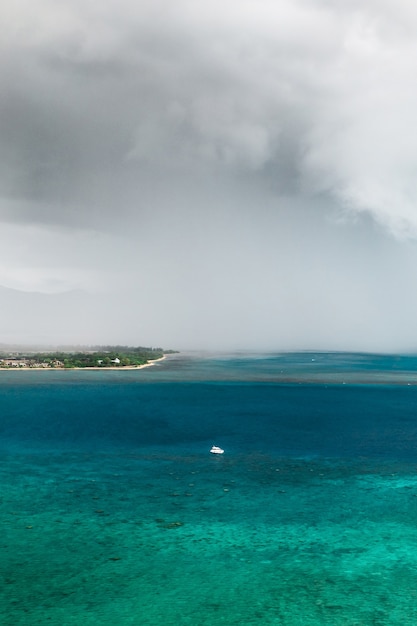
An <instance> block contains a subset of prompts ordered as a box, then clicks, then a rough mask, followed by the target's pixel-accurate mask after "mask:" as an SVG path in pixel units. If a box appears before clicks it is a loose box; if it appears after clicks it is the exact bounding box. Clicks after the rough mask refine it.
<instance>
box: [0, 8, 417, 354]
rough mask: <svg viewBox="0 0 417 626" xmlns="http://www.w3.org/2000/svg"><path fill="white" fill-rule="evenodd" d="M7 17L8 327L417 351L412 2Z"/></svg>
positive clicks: (22, 333) (7, 337)
mask: <svg viewBox="0 0 417 626" xmlns="http://www.w3.org/2000/svg"><path fill="white" fill-rule="evenodd" d="M0 19H1V21H2V24H3V29H2V38H1V42H0V47H1V54H0V72H1V84H2V98H1V99H0V343H1V342H6V343H7V342H19V341H21V342H23V343H26V344H28V343H39V342H45V343H54V342H55V343H60V344H65V343H71V344H73V343H80V344H92V343H104V344H109V343H122V344H129V345H154V346H155V345H157V346H162V347H164V348H174V349H199V348H204V349H210V348H212V349H215V350H217V349H227V350H229V349H271V350H288V349H323V350H327V349H330V350H363V351H367V350H372V351H382V352H383V351H416V350H417V323H416V320H417V289H416V269H417V241H416V239H417V176H416V173H417V133H416V130H415V127H416V121H415V118H416V113H415V112H416V110H417V83H416V81H415V63H416V62H415V59H416V58H417V40H416V38H415V33H416V31H417V5H415V3H413V2H411V0H396V1H395V2H394V0H367V1H366V2H363V1H359V0H345V1H344V2H343V3H340V2H332V1H330V0H228V2H226V3H225V2H219V0H210V1H208V0H200V1H198V0H197V1H195V0H194V1H193V2H191V0H140V2H137V1H133V0H117V2H116V0H108V1H107V2H105V3H103V2H98V1H97V0H82V1H81V0H59V1H57V0H13V2H12V1H11V0H5V2H2V3H1V5H0Z"/></svg>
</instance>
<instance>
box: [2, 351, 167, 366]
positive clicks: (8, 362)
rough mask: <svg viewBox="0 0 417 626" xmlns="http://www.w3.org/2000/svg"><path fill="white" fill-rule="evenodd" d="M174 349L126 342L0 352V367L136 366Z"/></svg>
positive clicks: (160, 356) (158, 357)
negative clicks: (135, 345)
mask: <svg viewBox="0 0 417 626" xmlns="http://www.w3.org/2000/svg"><path fill="white" fill-rule="evenodd" d="M174 352H175V351H174V350H166V351H164V350H163V349H162V348H144V347H129V346H93V347H90V348H88V349H80V350H79V351H78V350H77V351H74V352H67V351H63V350H62V351H61V350H59V351H56V352H36V353H30V352H25V353H23V352H13V354H10V353H9V354H6V353H4V354H3V355H0V368H16V367H18V368H31V367H32V368H34V367H43V368H46V369H47V368H61V369H62V368H64V369H71V368H74V367H82V368H85V367H103V368H105V367H129V366H130V367H137V366H140V365H146V364H147V363H149V362H150V361H155V360H156V359H160V358H162V357H163V356H164V354H172V353H174Z"/></svg>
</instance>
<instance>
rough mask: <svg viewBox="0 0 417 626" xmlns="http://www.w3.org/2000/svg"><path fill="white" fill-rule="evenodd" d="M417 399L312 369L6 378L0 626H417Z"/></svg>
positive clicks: (215, 363)
mask: <svg viewBox="0 0 417 626" xmlns="http://www.w3.org/2000/svg"><path fill="white" fill-rule="evenodd" d="M416 382H417V359H416V358H415V357H406V356H404V357H389V356H375V355H350V354H327V355H323V354H313V353H308V354H286V355H250V356H244V355H228V356H223V357H221V358H212V357H209V356H207V355H199V356H194V355H178V356H173V357H170V358H169V359H167V360H166V361H164V362H160V363H158V364H157V365H155V366H154V367H152V368H148V369H144V370H140V371H107V372H103V371H98V372H96V371H95V372H93V371H91V372H82V371H68V372H65V371H56V372H53V371H46V372H21V371H18V372H0V458H1V466H0V467H1V473H0V481H1V497H0V517H1V529H2V534H1V537H0V546H1V559H0V575H1V577H2V581H3V584H2V585H1V587H0V594H1V598H0V623H1V624H2V625H3V624H4V625H10V626H11V625H23V624H24V625H30V626H32V625H36V624H42V625H44V624H54V625H57V626H58V625H60V626H67V625H79V624H86V625H88V626H89V625H93V624H94V625H98V624H100V625H110V624H111V625H114V624H118V625H121V626H125V625H151V624H161V625H162V624H165V625H171V624H172V625H174V624H179V625H181V624H193V625H199V626H200V625H201V626H205V625H206V624H207V625H208V624H210V625H216V624H223V625H228V624H233V625H234V624H236V625H238V624H256V625H264V624H266V625H269V624H271V625H272V624H274V625H282V626H310V625H311V626H319V625H329V626H330V625H331V626H339V625H340V626H348V625H349V626H359V625H360V626H364V625H398V626H399V625H400V624H401V626H403V625H404V624H417V474H416V472H417V419H416V410H415V409H416V404H417V386H416ZM212 444H216V445H220V446H221V447H223V448H224V449H225V451H226V452H225V454H224V455H222V456H214V455H210V454H209V452H208V451H209V449H210V447H211V445H212Z"/></svg>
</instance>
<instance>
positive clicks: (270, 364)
mask: <svg viewBox="0 0 417 626" xmlns="http://www.w3.org/2000/svg"><path fill="white" fill-rule="evenodd" d="M301 356H302V357H304V358H306V359H308V360H307V361H306V363H308V365H309V366H310V368H311V357H310V355H308V356H306V355H301ZM316 358H320V357H316ZM352 358H353V357H352V356H349V357H347V358H346V360H345V362H343V359H342V357H341V355H334V361H335V368H334V370H333V371H332V375H333V376H334V375H335V373H336V374H337V375H338V376H339V379H338V380H337V379H336V381H335V380H333V381H332V383H331V384H328V383H327V382H326V378H325V377H326V372H327V370H328V369H329V363H326V364H325V368H323V369H322V371H321V375H322V376H323V379H322V380H318V381H315V382H313V383H311V380H310V373H309V374H308V376H309V377H308V378H305V375H306V367H305V365H304V364H303V362H302V358H300V356H299V355H298V356H297V357H294V356H292V357H290V356H289V355H285V361H286V363H285V366H284V367H285V368H286V369H287V370H288V368H289V365H290V366H291V367H292V369H291V382H288V381H286V380H283V381H281V380H276V381H275V382H271V379H272V378H273V376H274V372H276V373H278V374H279V372H280V371H281V368H282V367H283V365H282V359H280V360H279V361H278V359H271V358H268V359H260V358H257V359H251V358H246V359H245V358H241V359H239V360H238V361H236V359H234V360H233V359H230V360H227V359H222V360H215V359H211V360H205V361H203V360H201V359H200V360H198V359H197V360H191V365H190V360H189V359H184V361H182V359H181V357H176V358H175V359H173V362H171V363H168V364H167V365H166V366H165V367H164V366H163V364H161V365H159V366H158V367H154V368H150V369H149V370H146V373H145V370H142V371H133V372H132V371H131V372H1V373H0V392H1V395H0V415H1V419H0V446H1V447H3V449H7V447H8V446H22V447H26V448H30V449H32V450H36V449H39V450H44V449H45V448H48V449H51V450H56V451H59V450H68V449H75V450H111V449H125V450H131V451H139V450H142V451H143V450H144V449H146V448H147V447H150V448H152V449H153V450H155V449H158V448H161V449H166V448H170V449H171V450H172V449H175V450H176V452H177V453H178V454H187V453H190V452H192V453H195V454H199V453H201V454H205V453H206V451H207V448H208V447H211V444H212V443H216V444H218V445H221V446H222V447H223V448H227V452H228V454H236V453H247V452H248V451H252V452H253V451H256V452H259V453H268V454H272V455H275V456H307V457H310V456H321V457H344V458H350V457H353V458H355V457H357V456H360V455H362V456H369V457H382V458H392V459H395V458H398V459H406V460H416V461H417V453H416V450H417V445H416V444H417V420H416V407H417V386H416V385H414V384H413V385H411V384H407V383H406V384H398V379H397V380H396V381H395V384H393V383H392V381H390V380H387V381H385V383H384V384H381V383H380V381H379V380H377V383H378V384H376V383H375V381H374V382H372V381H371V379H369V378H367V379H365V381H364V382H365V384H358V383H357V382H356V383H353V384H343V380H342V379H344V378H346V377H347V376H348V375H349V372H350V371H351V370H350V369H349V368H350V367H351V364H352ZM372 359H373V360H372V361H371V359H369V361H371V363H369V362H367V361H366V359H365V358H364V357H362V359H361V362H360V366H361V367H362V368H364V369H365V370H366V371H367V372H368V374H369V371H373V372H376V371H377V370H375V367H374V369H373V370H372V363H373V361H375V360H376V359H377V357H373V358H372ZM322 360H324V357H322ZM300 361H301V363H300ZM387 361H388V359H387V357H385V358H384V362H383V366H384V367H385V368H387ZM343 363H344V368H343V367H342V365H343ZM396 363H397V359H393V364H394V366H395V365H396ZM413 363H414V364H415V365H416V367H417V363H416V362H415V361H413ZM193 364H194V366H195V367H194V373H198V374H199V377H201V376H202V375H203V374H204V373H205V375H206V378H207V380H206V381H202V380H201V379H200V378H197V380H193V379H192V378H191V377H190V369H191V371H193V370H192V365H193ZM277 365H278V369H277ZM303 365H304V370H303V369H302V366H303ZM182 366H183V371H184V381H182V380H181V378H180V376H181V367H182ZM199 368H201V371H199ZM274 368H275V370H274ZM296 368H297V371H298V372H299V380H298V381H297V382H294V370H295V369H296ZM340 370H342V371H340ZM385 371H387V370H386V369H385ZM396 371H397V370H396ZM407 372H408V373H409V372H410V370H407ZM213 373H214V376H213ZM303 373H304V378H303ZM1 377H3V380H2V378H1ZM6 377H7V379H6ZM160 378H162V381H160ZM222 378H223V380H222ZM259 378H262V379H266V380H267V381H266V382H264V381H260V380H259ZM172 379H173V380H172ZM407 380H408V379H407Z"/></svg>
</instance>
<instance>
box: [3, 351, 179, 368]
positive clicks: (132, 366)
mask: <svg viewBox="0 0 417 626" xmlns="http://www.w3.org/2000/svg"><path fill="white" fill-rule="evenodd" d="M166 358H167V355H166V354H164V356H161V357H159V359H153V360H152V361H148V362H147V363H144V364H143V365H122V366H111V367H98V366H94V367H1V366H0V372H72V371H95V372H97V371H105V372H107V371H109V370H112V371H116V370H117V371H125V370H141V369H144V368H145V367H152V366H153V365H155V363H159V362H160V361H164V360H165V359H166Z"/></svg>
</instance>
